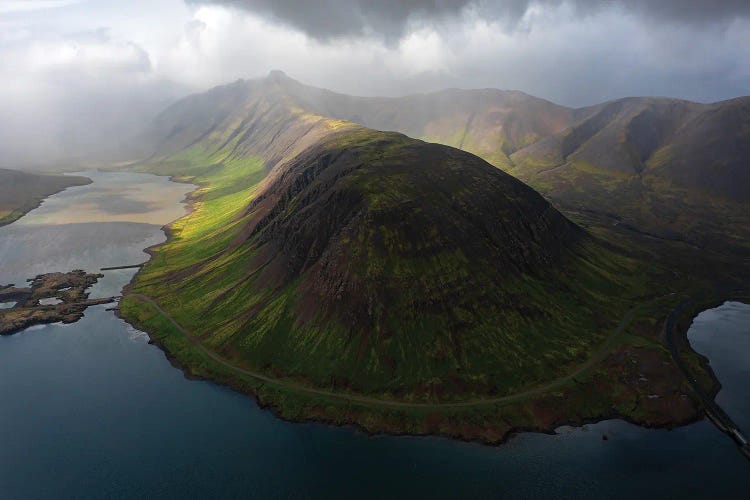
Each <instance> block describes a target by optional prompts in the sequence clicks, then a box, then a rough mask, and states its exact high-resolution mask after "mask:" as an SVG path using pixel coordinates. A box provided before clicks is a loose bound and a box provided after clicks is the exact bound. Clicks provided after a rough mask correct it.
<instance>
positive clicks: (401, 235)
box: [121, 77, 695, 441]
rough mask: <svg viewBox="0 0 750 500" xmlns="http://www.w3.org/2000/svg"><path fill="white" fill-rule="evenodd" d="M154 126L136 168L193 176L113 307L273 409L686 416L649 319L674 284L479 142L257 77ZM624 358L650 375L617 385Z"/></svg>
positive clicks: (469, 415) (456, 428)
mask: <svg viewBox="0 0 750 500" xmlns="http://www.w3.org/2000/svg"><path fill="white" fill-rule="evenodd" d="M150 135H151V136H152V137H153V138H154V139H155V140H156V142H157V144H158V146H157V150H156V153H155V154H154V155H153V156H152V157H151V158H150V159H149V160H148V161H146V162H144V163H143V164H141V165H139V166H138V168H139V169H141V170H147V171H151V172H156V173H161V174H170V175H174V176H177V177H178V178H181V179H183V180H189V181H191V182H194V183H197V184H198V185H199V186H200V188H199V189H198V190H197V191H196V192H194V193H193V195H192V199H191V202H192V206H193V211H192V212H191V214H189V215H188V216H186V217H184V218H182V219H180V220H178V221H176V222H175V223H173V224H172V225H171V226H170V229H169V232H170V238H169V241H168V242H167V243H165V244H164V245H161V246H159V247H157V248H154V249H152V253H153V258H152V259H151V260H150V261H149V263H148V264H147V265H146V266H145V267H144V268H143V269H142V271H141V272H140V273H139V274H138V275H137V277H136V279H135V281H134V283H133V284H132V286H131V287H130V289H129V290H128V291H127V294H126V296H125V298H124V299H123V301H122V304H121V311H122V314H123V315H124V316H125V318H126V319H128V320H129V321H132V322H134V323H135V324H137V325H139V326H141V327H143V328H145V329H147V330H148V331H149V332H150V333H151V334H152V338H154V339H155V340H156V341H157V342H158V343H160V344H161V345H163V346H164V347H165V349H167V351H168V352H169V353H170V355H171V356H174V357H175V358H176V359H177V360H178V361H179V362H180V363H181V364H182V365H183V366H185V367H186V369H188V370H189V371H190V372H191V373H193V374H196V375H200V376H205V377H208V378H211V379H214V380H218V381H222V382H225V383H228V384H230V385H232V386H233V387H236V388H238V389H240V390H243V391H250V392H253V393H254V394H257V395H258V397H259V398H260V399H261V401H262V402H264V403H265V404H272V405H274V407H276V408H277V409H278V410H279V411H280V412H281V413H282V414H283V415H285V416H286V417H288V418H294V419H306V418H323V419H325V420H330V421H335V422H342V423H343V422H356V423H358V424H360V425H362V426H364V427H366V428H368V429H371V430H381V431H382V430H391V431H397V432H440V433H447V434H452V435H456V434H458V435H461V436H463V437H466V438H479V439H484V440H490V441H495V440H499V439H502V438H503V437H504V436H505V435H506V434H507V432H508V431H510V430H511V429H514V428H519V427H535V428H545V429H546V428H549V427H550V426H552V425H553V424H554V423H555V422H559V421H561V420H577V419H585V418H597V417H600V416H605V415H613V414H620V415H627V416H628V417H629V418H633V419H639V420H640V421H644V422H645V421H647V422H650V423H659V422H661V423H664V422H669V421H675V419H676V420H683V419H689V418H692V415H693V414H694V411H695V407H694V403H693V402H692V400H690V399H686V400H684V401H683V400H682V399H680V398H681V394H682V393H681V392H680V390H681V386H680V383H679V382H678V381H675V380H678V379H674V380H673V382H672V383H666V382H665V380H672V378H671V377H674V376H675V375H674V371H673V368H674V367H673V366H672V365H670V364H669V363H668V362H666V360H667V359H668V353H667V351H666V350H665V349H663V348H662V347H661V346H660V345H659V343H658V341H657V339H656V331H657V330H658V326H657V325H656V324H655V322H652V321H651V320H649V319H648V318H652V317H653V315H654V314H658V313H657V312H656V311H660V310H663V308H664V307H667V306H668V305H669V304H670V301H674V300H677V297H674V296H671V295H669V291H670V290H669V289H668V287H667V286H666V282H664V281H662V282H660V281H658V280H659V279H663V278H664V275H663V274H662V272H661V270H660V269H659V268H658V267H653V266H650V265H648V264H645V263H644V262H641V261H638V260H634V259H632V258H629V257H625V256H623V255H621V254H619V253H617V252H615V251H613V250H612V249H611V248H609V247H608V246H607V245H605V244H603V243H601V242H600V241H598V240H596V239H595V238H592V237H591V236H590V235H588V234H587V233H586V232H584V231H582V230H581V229H580V228H578V227H576V226H575V225H574V224H572V223H570V221H568V220H567V219H565V218H564V217H563V216H562V215H561V214H560V213H558V212H557V211H556V210H555V209H554V208H553V207H551V206H550V205H549V203H547V202H546V201H545V200H544V199H543V198H542V197H541V196H539V195H538V194H536V193H535V192H534V191H532V190H531V189H529V188H528V187H526V186H525V185H523V184H522V183H520V182H518V181H516V180H515V179H513V178H512V177H510V176H508V175H506V174H504V173H502V172H501V171H499V170H498V169H496V168H494V167H492V166H491V165H489V164H488V163H486V162H484V161H483V160H481V159H479V158H477V157H475V156H473V155H471V154H468V153H465V152H462V151H460V150H457V149H453V148H449V147H445V146H440V145H434V144H428V143H424V142H421V141H418V140H414V139H410V138H408V137H406V136H403V135H401V134H395V133H383V132H377V131H374V130H371V129H366V128H363V127H361V126H358V125H354V124H352V123H349V122H345V121H340V120H334V119H329V118H326V117H323V116H321V115H317V114H314V113H312V112H310V111H307V110H305V109H304V108H302V107H301V106H300V104H299V101H298V100H297V99H296V97H295V96H294V95H289V93H288V91H287V90H286V89H285V87H284V85H279V84H278V82H277V81H276V79H275V78H273V77H272V78H269V79H266V80H263V81H255V82H238V83H236V84H233V85H231V86H226V87H222V88H219V89H215V90H214V91H212V92H209V93H207V94H203V95H199V96H194V97H191V98H189V99H188V100H185V101H182V102H180V103H178V104H176V105H175V106H173V107H172V108H170V109H169V110H167V111H166V112H165V113H164V114H163V115H162V116H161V117H160V118H159V120H158V121H157V123H156V125H155V130H154V131H153V132H152V133H151V134H150ZM657 284H658V285H657ZM674 285H675V286H678V285H679V284H678V283H674ZM641 361H643V362H644V363H647V364H648V366H649V367H650V368H648V370H651V371H650V372H649V373H651V372H653V376H649V378H650V379H651V380H652V382H649V383H639V384H637V385H636V386H633V387H630V385H629V383H625V384H624V385H623V381H624V380H625V379H626V378H627V377H630V376H635V373H632V374H631V373H630V372H631V371H633V370H635V369H636V367H640V366H641V364H640V363H641ZM648 391H651V392H648ZM654 391H655V392H654ZM647 393H650V394H664V399H663V400H660V401H656V402H651V400H650V399H648V398H645V394H647ZM643 401H647V402H648V404H646V403H644V402H643ZM550 405H551V406H550ZM675 408H678V409H677V410H675ZM552 409H554V411H553V410H552Z"/></svg>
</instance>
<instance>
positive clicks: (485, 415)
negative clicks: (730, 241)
mask: <svg viewBox="0 0 750 500" xmlns="http://www.w3.org/2000/svg"><path fill="white" fill-rule="evenodd" d="M155 175H158V174H155ZM168 177H169V178H170V180H171V181H172V182H179V183H186V184H193V185H194V186H195V189H194V190H193V191H191V192H190V193H189V194H188V195H187V196H186V197H185V199H184V200H183V202H182V203H184V204H185V206H186V210H187V212H188V213H187V214H186V216H187V215H189V214H190V213H192V212H193V210H194V205H195V202H196V201H197V197H196V196H195V193H196V192H198V191H199V190H200V189H201V187H203V186H201V185H200V184H195V183H192V182H191V181H190V180H189V179H186V178H177V177H175V176H168ZM178 220H180V219H176V220H175V221H172V222H170V223H169V224H166V225H165V226H163V227H162V231H163V232H164V234H165V236H166V241H165V242H163V243H160V244H157V245H154V246H152V247H149V248H146V249H144V252H146V253H147V254H148V255H149V256H150V257H149V260H150V258H151V257H153V256H154V249H155V248H157V247H159V246H160V245H163V244H164V243H166V242H168V241H169V240H170V238H172V231H171V227H172V225H173V224H174V223H175V222H176V221H178ZM147 265H148V261H147V262H146V263H144V266H147ZM141 269H142V268H141ZM141 269H139V270H138V272H136V273H135V274H134V275H133V277H132V279H131V281H130V282H129V283H128V284H127V285H126V286H125V287H124V288H123V299H122V300H126V298H127V297H128V295H130V294H131V289H132V286H133V284H134V283H135V281H136V279H137V277H138V275H139V273H140V272H141ZM723 302H724V300H719V299H713V300H712V301H711V303H718V304H721V303H723ZM701 310H702V309H701ZM697 312H700V310H699V311H696V313H695V314H697ZM115 314H116V315H117V316H118V317H119V318H121V319H123V320H124V321H126V322H127V323H129V324H131V325H132V326H134V327H135V328H137V329H139V330H142V331H144V332H146V333H147V335H148V337H149V343H150V344H152V345H155V346H156V347H158V348H159V349H160V350H161V351H162V352H163V353H164V355H165V357H166V358H167V359H168V360H169V362H170V363H171V364H172V365H173V366H174V367H175V368H178V369H180V370H181V371H182V372H183V374H184V376H185V377H186V378H188V379H191V380H206V381H209V382H212V383H217V384H220V385H224V386H226V387H229V388H231V389H232V390H234V391H236V392H240V393H243V394H246V395H249V396H251V397H252V398H253V399H254V400H255V401H256V402H257V404H258V406H259V407H260V408H263V409H268V410H270V411H271V412H272V413H273V414H274V415H275V416H276V417H277V418H281V419H283V420H286V421H290V422H308V423H320V424H325V425H334V426H343V427H354V428H357V429H359V430H360V431H362V432H365V433H366V434H368V435H371V436H375V435H401V436H429V435H432V436H442V437H448V438H452V439H458V440H462V441H469V442H479V443H482V444H488V445H499V444H502V443H504V442H506V441H507V440H508V439H510V438H512V436H514V435H517V434H519V433H525V432H536V433H544V434H555V433H556V429H558V428H559V427H561V426H574V427H580V426H584V425H587V424H593V423H597V422H601V421H605V420H612V419H619V420H623V421H626V422H628V423H631V424H634V425H638V426H640V427H644V428H657V429H672V428H675V427H679V426H683V425H687V424H690V423H694V422H696V421H700V420H703V419H704V418H705V413H704V408H703V407H702V405H701V404H700V402H699V401H697V400H692V401H691V405H692V407H691V410H690V411H688V412H682V414H681V415H666V414H664V415H660V418H656V419H653V418H639V417H638V416H636V415H634V414H629V413H627V412H623V411H619V410H617V409H616V408H614V406H613V407H610V408H609V409H603V408H599V409H589V410H592V411H585V409H584V411H581V412H575V411H574V412H565V411H561V412H559V413H560V414H559V415H557V416H552V417H549V416H548V417H547V418H543V419H542V420H543V422H540V421H539V420H540V419H539V418H537V417H536V416H535V415H533V413H529V408H530V407H531V408H533V407H534V406H536V404H537V403H538V402H540V401H542V402H544V401H546V400H547V399H548V395H547V394H541V395H539V396H538V397H533V398H530V399H529V400H528V401H523V402H520V403H518V404H515V403H511V404H500V405H491V404H490V405H488V410H489V411H488V412H479V414H477V413H475V412H472V411H469V412H463V413H464V414H463V415H462V414H461V413H462V412H461V411H453V410H449V411H447V412H440V411H438V412H435V411H429V410H425V411H414V410H408V411H400V410H394V409H382V408H381V409H375V408H372V407H371V406H368V405H367V404H363V403H358V402H355V401H351V400H347V399H346V397H347V395H346V394H345V393H342V394H341V397H340V398H339V399H341V401H331V400H330V399H327V398H326V397H325V396H321V397H314V396H309V395H307V396H306V395H302V394H295V393H294V391H293V390H289V391H285V390H283V389H281V390H280V389H278V388H274V387H270V386H269V385H270V384H267V383H264V382H262V381H257V380H256V381H250V380H248V379H247V378H244V377H239V376H233V375H232V374H230V373H227V371H226V370H221V369H216V368H215V367H214V368H212V367H210V366H206V364H205V363H203V364H201V365H199V366H196V365H195V364H194V363H190V362H189V361H188V360H186V359H185V356H184V355H182V356H181V352H180V351H179V350H177V349H174V346H170V341H169V339H167V338H165V337H161V336H160V335H159V333H158V332H157V331H155V329H153V328H151V327H150V326H149V325H147V324H146V323H145V322H142V321H139V319H138V318H137V317H136V315H134V314H128V313H127V311H126V312H123V310H122V308H118V309H117V310H116V311H115ZM695 314H693V315H692V316H691V317H690V322H692V318H693V317H694V316H695ZM660 318H661V319H660V320H659V322H658V324H660V325H662V326H661V329H663V328H664V326H665V325H666V316H660ZM690 322H688V323H687V324H686V325H682V324H681V325H680V326H681V332H680V335H681V336H684V337H685V339H686V336H687V329H688V328H689V326H690ZM696 354H697V353H696ZM209 364H210V363H209ZM702 368H703V370H705V371H706V373H708V374H710V376H711V377H712V379H713V380H714V382H715V385H714V386H713V387H712V395H715V394H716V393H718V391H719V389H720V383H719V382H718V379H716V376H715V374H713V371H712V370H711V369H710V366H709V364H708V362H707V360H706V361H705V363H704V364H702ZM574 382H576V384H580V382H578V381H577V380H574ZM574 390H575V389H574ZM550 392H553V393H554V392H555V391H550ZM560 394H562V395H563V396H567V395H568V394H567V390H566V391H563V392H562V393H559V392H558V393H557V394H556V395H557V396H558V397H559V396H560ZM552 396H553V400H554V399H555V398H554V396H555V395H554V394H553V395H552ZM519 411H520V413H521V414H522V415H523V416H522V417H521V421H518V418H517V417H518V416H519ZM509 417H511V418H509Z"/></svg>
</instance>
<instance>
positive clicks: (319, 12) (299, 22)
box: [186, 0, 472, 40]
mask: <svg viewBox="0 0 750 500" xmlns="http://www.w3.org/2000/svg"><path fill="white" fill-rule="evenodd" d="M186 1H187V2H188V3H193V4H209V3H215V4H221V5H225V6H234V7H239V8H243V9H246V10H248V11H250V12H254V13H257V14H259V15H261V16H264V17H267V18H269V19H271V20H272V21H277V22H281V23H283V24H286V25H289V26H291V27H293V28H295V29H298V30H300V31H303V32H304V33H306V34H308V35H309V36H311V37H313V38H317V39H322V40H327V39H331V38H340V37H356V36H368V35H370V36H377V37H379V38H384V39H386V40H394V39H398V38H399V37H400V36H401V35H403V33H404V31H405V30H406V27H407V26H408V24H409V22H410V21H413V20H417V21H427V22H432V21H438V20H441V19H444V18H446V17H448V16H452V15H456V14H459V13H460V12H461V11H462V10H463V9H464V8H466V7H467V6H468V5H469V4H471V3H472V0H404V1H398V2H375V1H372V0H369V1H368V0H317V1H303V2H300V1H295V0H186Z"/></svg>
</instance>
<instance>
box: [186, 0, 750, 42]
mask: <svg viewBox="0 0 750 500" xmlns="http://www.w3.org/2000/svg"><path fill="white" fill-rule="evenodd" d="M186 1H187V2H188V3H192V4H210V3H214V4H221V5H225V6H233V7H238V8H242V9H245V10H247V11H250V12H253V13H256V14H259V15H261V16H264V17H266V18H268V19H270V20H272V21H275V22H280V23H283V24H285V25H288V26H291V27H293V28H295V29H297V30H299V31H302V32H304V33H306V34H307V35H309V36H311V37H313V38H316V39H319V40H330V39H335V38H342V37H363V36H371V37H376V38H382V39H385V40H386V41H393V40H395V39H398V38H400V37H401V36H402V35H403V34H404V33H405V32H406V30H407V28H408V26H409V23H410V22H416V23H426V24H431V23H438V22H441V21H443V20H445V19H447V18H449V17H455V16H456V15H459V14H461V13H462V12H466V11H469V10H470V11H473V12H475V13H476V14H478V15H479V16H480V17H484V18H488V19H491V20H494V21H499V22H501V24H504V25H505V26H509V27H512V26H514V25H515V24H516V23H517V22H518V21H519V20H520V19H521V18H522V17H523V16H524V14H525V13H526V12H527V11H528V9H529V8H530V7H532V6H535V5H541V6H547V7H549V6H559V5H561V4H567V5H570V6H572V7H573V8H574V10H575V12H576V13H577V14H578V15H579V16H586V15H588V14H595V13H597V12H600V11H602V10H605V9H610V8H618V9H621V10H622V11H624V12H628V13H633V14H636V15H639V16H641V17H643V18H645V20H654V21H661V22H668V23H693V24H695V23H698V24H708V23H716V22H722V21H726V20H729V19H732V18H737V17H747V16H748V15H750V1H748V0H658V1H654V0H628V1H624V0H619V1H618V0H614V1H613V0H404V1H389V2H381V1H373V0H369V1H368V0H306V1H304V2H300V1H299V0H186Z"/></svg>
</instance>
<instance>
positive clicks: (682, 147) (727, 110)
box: [275, 74, 750, 276]
mask: <svg viewBox="0 0 750 500" xmlns="http://www.w3.org/2000/svg"><path fill="white" fill-rule="evenodd" d="M275 78H276V80H277V81H278V82H279V85H281V86H283V87H284V88H285V89H286V91H287V93H288V94H290V95H292V96H294V99H295V100H296V102H298V103H299V105H300V106H302V107H307V108H309V109H314V110H316V111H317V112H319V113H322V114H325V115H329V116H333V117H336V118H341V119H346V120H351V121H354V122H357V123H361V124H364V125H367V126H371V127H374V128H377V129H381V130H395V131H399V132H403V133H405V134H407V135H409V136H412V137H417V138H422V139H425V140H428V141H432V142H437V143H440V144H446V145H449V146H453V147H457V148H461V149H464V150H466V151H469V152H472V153H474V154H476V155H478V156H480V157H482V158H484V159H485V160H487V161H488V162H490V163H492V164H493V165H495V166H497V167H499V168H501V169H503V170H505V171H506V172H508V173H510V174H512V175H513V176H515V177H517V178H519V179H521V180H522V181H524V182H526V183H527V184H529V185H530V186H532V187H533V188H534V189H536V190H538V191H539V192H541V193H542V194H543V195H544V196H545V197H547V199H549V200H550V201H552V203H553V204H554V205H555V206H557V207H558V208H560V209H561V210H562V211H563V212H564V213H565V214H566V215H567V216H569V217H570V218H572V219H573V220H574V221H576V222H578V223H580V224H584V225H586V226H587V227H589V228H591V229H592V230H593V231H594V232H596V233H597V234H599V235H600V236H601V237H603V238H605V239H607V240H609V241H611V242H613V243H617V244H619V245H621V246H622V247H623V248H628V249H632V248H633V247H639V248H643V249H646V250H647V251H648V252H649V253H650V255H651V256H652V258H657V259H661V258H662V257H663V256H665V255H667V256H668V257H666V259H665V262H664V263H665V264H666V265H673V264H677V267H678V268H682V269H683V270H690V269H691V267H692V264H691V263H692V262H694V261H695V260H696V259H701V260H707V261H710V265H708V266H706V268H705V269H706V270H707V276H708V275H710V274H715V273H716V272H719V273H721V274H723V275H731V274H733V273H735V269H736V267H737V265H738V264H740V265H741V264H743V262H744V261H745V260H746V256H747V255H748V251H750V215H748V214H750V210H749V208H750V177H749V176H750V169H748V168H747V165H748V161H750V149H749V148H750V139H749V137H750V135H749V134H748V131H749V130H750V128H748V127H750V107H749V106H750V105H749V104H748V102H750V101H748V98H740V99H734V100H731V101H726V102H721V103H716V104H699V103H693V102H688V101H680V100H675V99H665V98H627V99H621V100H617V101H613V102H608V103H604V104H601V105H597V106H591V107H587V108H581V109H575V110H574V109H570V108H565V107H562V106H557V105H555V104H553V103H550V102H547V101H544V100H542V99H537V98H534V97H532V96H528V95H525V94H523V93H520V92H509V91H499V90H447V91H443V92H436V93H431V94H421V95H413V96H406V97H400V98H363V97H352V96H346V95H341V94H336V93H333V92H329V91H326V90H323V89H316V88H313V87H309V86H306V85H303V84H301V83H299V82H296V81H294V80H292V79H290V78H288V77H286V76H284V75H283V74H277V75H275ZM674 253H677V254H679V255H680V256H679V258H678V259H676V260H677V261H679V262H675V259H673V258H671V256H672V255H673V254H674ZM683 262H684V264H683Z"/></svg>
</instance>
